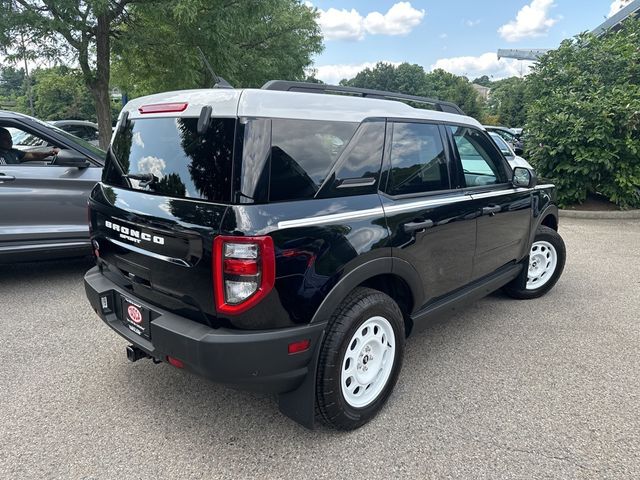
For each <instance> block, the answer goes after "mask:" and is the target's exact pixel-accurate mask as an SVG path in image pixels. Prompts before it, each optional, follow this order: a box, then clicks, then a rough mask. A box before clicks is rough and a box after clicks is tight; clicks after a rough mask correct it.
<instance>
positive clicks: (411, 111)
mask: <svg viewBox="0 0 640 480" xmlns="http://www.w3.org/2000/svg"><path fill="white" fill-rule="evenodd" d="M181 102H186V103H188V107H187V108H186V110H184V111H183V112H181V113H153V114H140V112H139V111H138V108H140V107H141V106H143V105H155V104H159V103H181ZM205 105H211V106H212V107H213V116H214V117H235V116H239V117H268V118H289V119H300V120H326V121H336V120H339V121H345V122H361V121H363V120H364V119H366V118H372V117H392V118H407V119H422V120H435V121H442V122H453V123H462V124H467V125H473V126H475V127H479V128H482V127H481V125H480V123H478V122H477V121H476V120H475V119H473V118H471V117H467V116H464V115H456V114H453V113H445V112H438V111H434V110H424V109H420V108H413V107H411V106H409V105H407V104H405V103H402V102H399V101H393V100H381V99H373V98H361V97H354V96H348V95H333V94H318V93H301V92H282V91H277V90H261V89H217V88H216V89H202V90H180V91H174V92H166V93H158V94H155V95H149V96H146V97H140V98H136V99H135V100H131V101H130V102H129V103H127V105H126V106H125V107H124V109H123V111H128V112H129V117H130V118H141V117H144V118H152V117H175V116H181V117H198V116H199V115H200V111H201V110H202V107H203V106H205Z"/></svg>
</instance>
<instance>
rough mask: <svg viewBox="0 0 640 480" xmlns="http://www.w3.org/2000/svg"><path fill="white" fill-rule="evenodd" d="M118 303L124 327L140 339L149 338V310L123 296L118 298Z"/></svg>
mask: <svg viewBox="0 0 640 480" xmlns="http://www.w3.org/2000/svg"><path fill="white" fill-rule="evenodd" d="M120 301H121V302H122V310H121V311H122V316H121V320H122V323H124V325H125V327H127V328H128V329H129V330H131V331H132V332H133V333H135V334H137V335H140V336H141V337H145V338H151V332H150V329H149V321H150V312H149V310H148V309H146V308H144V307H143V306H142V305H140V304H139V303H137V302H136V301H134V300H131V299H130V298H127V297H124V296H123V297H120Z"/></svg>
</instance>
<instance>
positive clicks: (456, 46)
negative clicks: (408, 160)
mask: <svg viewBox="0 0 640 480" xmlns="http://www.w3.org/2000/svg"><path fill="white" fill-rule="evenodd" d="M624 1H625V0H582V1H581V0H502V1H499V0H479V1H474V0H449V1H442V0H409V1H398V0H368V1H367V0H343V1H336V0H310V1H308V2H307V3H308V4H311V5H313V6H314V7H316V8H318V9H319V11H320V14H321V17H320V22H319V23H320V25H321V27H322V29H323V33H324V35H325V50H324V52H323V53H322V54H320V55H318V56H317V57H316V58H315V68H316V69H317V76H318V78H320V79H322V80H324V81H327V82H331V83H333V82H337V81H339V80H340V79H341V78H344V77H352V76H354V75H355V73H357V72H358V71H359V70H361V69H362V68H364V67H366V66H369V65H372V64H374V63H375V62H377V61H381V60H382V61H388V62H398V63H399V62H410V63H417V64H419V65H422V66H423V67H425V69H427V70H430V69H432V68H434V67H441V68H444V69H445V70H449V71H451V72H453V73H456V74H459V75H467V76H468V77H469V78H470V79H473V78H475V77H478V76H481V75H483V74H487V75H490V76H493V77H494V78H496V79H497V78H504V77H506V76H512V75H517V74H520V73H521V72H523V73H526V67H527V65H526V62H519V61H516V60H508V59H504V60H501V61H500V62H498V60H497V56H496V51H497V49H498V48H553V47H556V46H557V45H558V44H559V43H560V42H561V41H562V40H563V39H565V38H568V37H571V36H573V35H575V34H577V33H579V32H582V31H585V30H591V29H593V28H595V27H596V26H598V25H599V24H600V23H602V22H603V21H604V20H605V19H606V18H607V16H608V15H610V13H611V12H612V11H615V10H617V9H618V8H620V5H621V4H623V3H624Z"/></svg>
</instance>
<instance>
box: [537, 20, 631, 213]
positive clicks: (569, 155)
mask: <svg viewBox="0 0 640 480" xmlns="http://www.w3.org/2000/svg"><path fill="white" fill-rule="evenodd" d="M638 45H640V21H637V20H627V21H626V22H625V24H624V26H623V28H622V29H620V30H619V31H611V32H608V33H607V34H606V35H603V36H601V37H596V36H593V35H590V34H582V35H579V36H577V37H575V38H574V39H571V40H565V41H564V42H562V44H561V45H560V48H558V49H557V50H553V51H551V52H549V53H548V54H546V55H545V56H544V57H542V58H541V59H540V61H539V62H538V63H537V64H536V65H535V66H534V67H533V72H532V73H531V74H530V75H529V76H528V77H527V88H528V95H529V98H531V99H532V100H531V104H530V107H529V109H528V112H527V145H528V148H529V153H530V160H531V161H532V162H533V164H534V165H535V167H536V169H537V170H538V173H539V174H541V175H542V176H547V177H551V178H553V179H554V181H555V182H556V184H557V185H558V187H559V200H560V202H561V204H565V205H566V204H570V203H576V202H582V201H583V200H585V198H586V196H587V194H588V193H591V192H599V193H601V194H604V195H605V196H606V197H607V198H609V199H610V200H611V201H613V202H615V203H617V204H618V205H620V206H622V207H640V190H639V186H640V49H639V48H638Z"/></svg>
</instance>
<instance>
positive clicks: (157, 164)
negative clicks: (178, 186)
mask: <svg viewBox="0 0 640 480" xmlns="http://www.w3.org/2000/svg"><path fill="white" fill-rule="evenodd" d="M166 167H167V162H165V161H164V160H163V159H162V158H158V157H153V156H148V157H142V158H141V159H140V160H138V171H139V172H140V173H152V174H153V175H155V176H156V177H158V178H162V177H164V169H165V168H166Z"/></svg>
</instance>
